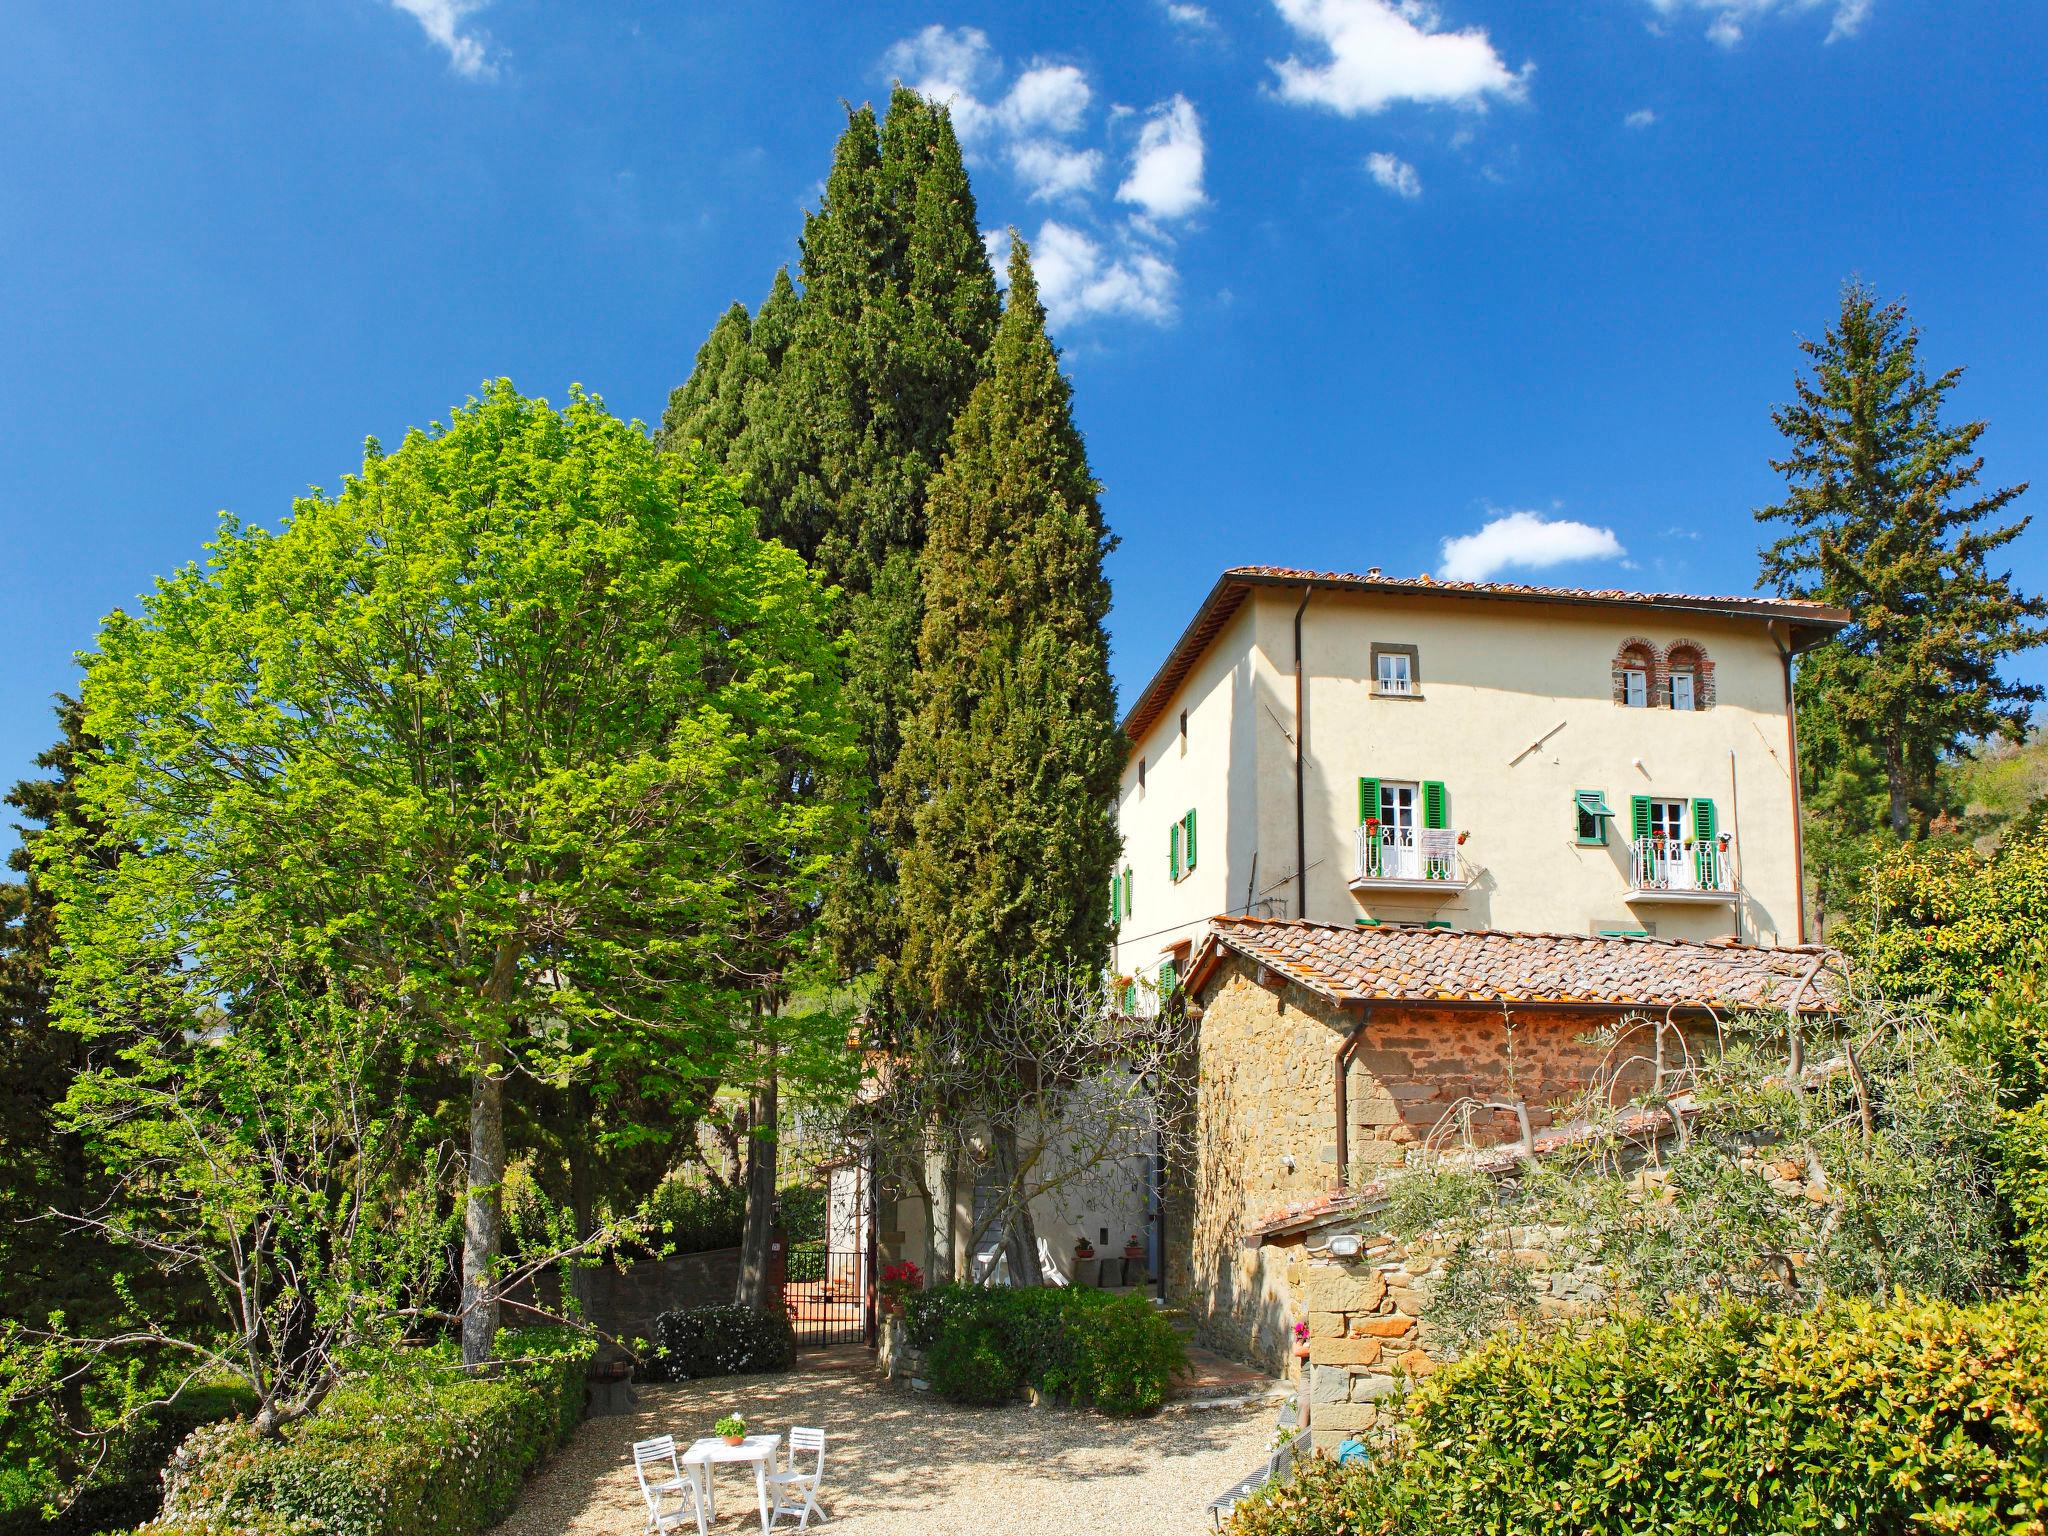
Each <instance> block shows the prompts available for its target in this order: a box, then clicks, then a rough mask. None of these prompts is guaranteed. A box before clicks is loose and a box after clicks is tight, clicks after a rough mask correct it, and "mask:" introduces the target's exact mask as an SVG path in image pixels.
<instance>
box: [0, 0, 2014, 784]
mask: <svg viewBox="0 0 2048 1536" xmlns="http://www.w3.org/2000/svg"><path fill="white" fill-rule="evenodd" d="M9 22H10V25H9V28H8V40H9V46H8V48H7V49H6V50H5V52H4V54H0V143H4V144H5V145H6V146H7V148H6V150H5V151H4V153H0V262H4V270H5V272H6V274H7V281H6V282H5V284H4V286H0V423H4V436H0V527H4V531H5V534H6V541H7V542H6V548H7V558H6V559H5V561H4V563H0V647H4V654H5V656H6V657H7V665H6V667H5V668H4V672H0V781H7V782H11V781H12V780H13V779H14V778H16V777H18V776H19V775H20V774H21V773H22V772H24V771H26V770H27V768H28V766H29V759H30V758H31V756H32V755H33V753H34V752H35V751H36V750H37V749H38V748H39V747H41V746H42V745H43V744H45V743H46V742H47V740H48V739H49V737H50V735H51V732H52V723H51V718H50V715H49V712H48V698H49V695H50V694H51V693H52V692H53V691H54V690H56V689H59V688H63V687H68V686H71V685H72V683H73V680H74V677H75V672H74V669H73V666H72V663H71V659H70V658H71V655H72V653H73V652H74V651H75V650H76V649H78V648H80V647H82V646H86V645H89V644H90V643H91V639H92V635H93V632H94V628H95V625H96V623H97V621H98V619H99V618H100V616H101V615H103V614H104V613H105V612H106V611H107V610H108V609H110V608H112V607H114V606H116V605H117V604H121V603H124V602H128V601H130V600H131V599H132V597H133V595H134V594H135V593H137V592H139V591H141V590H143V589H144V588H145V587H146V586H147V585H148V583H149V581H150V579H151V577H152V576H153V575H155V574H157V573H159V572H162V571H166V570H169V569H171V568H172V567H174V566H176V565H177V564H179V563H181V562H183V561H185V560H187V559H190V558H193V557H194V556H196V555H197V554H198V552H199V548H200V545H201V543H202V542H203V540H204V539H206V538H207V537H208V535H209V533H210V531H211V529H212V527H213V522H214V518H215V515H216V513H217V511H218V510H219V509H222V508H227V509H230V510H232V511H233V512H235V513H236V514H237V515H238V516H241V517H243V518H246V519H249V520H252V521H256V522H262V523H273V522H275V521H276V520H277V519H278V518H279V517H281V516H282V515H283V514H284V513H285V512H286V511H287V510H288V506H289V501H290V498H291V497H292V496H293V495H294V494H295V493H297V492H298V491H300V490H301V489H302V488H303V487H305V486H306V485H308V484H324V485H333V484H334V483H336V481H337V479H338V477H339V475H340V474H341V473H342V472H343V471H344V470H346V469H348V468H350V467H352V466H353V465H354V464H355V463H356V462H358V459H359V451H360V444H361V440H362V438H363V437H364V436H365V435H366V434H371V433H374V434H376V435H378V436H380V437H382V438H383V439H384V440H386V441H387V442H390V441H395V440H396V439H397V437H398V436H399V435H400V434H401V433H402V431H403V430H404V428H405V427H406V426H408V425H410V424H422V423H425V422H428V421H430V420H433V419H435V418H436V417H438V416H440V415H441V414H442V413H443V412H445V410H446V408H447V407H448V406H449V405H450V404H451V403H454V402H456V401H459V400H461V399H462V398H464V397H465V396H466V395H467V394H468V393H469V392H471V391H472V390H473V389H474V388H475V387H476V385H477V383H478V382H479V381H480V380H482V379H484V378H486V377H491V376H496V375H499V374H505V375H509V376H511V377H512V378H513V379H514V380H515V381H516V382H517V383H518V384H519V385H520V387H521V388H523V389H525V390H527V391H529V392H532V393H538V394H545V395H547V396H549V397H550V398H555V399H559V398H561V397H562V396H563V394H564V393H565V391H566V388H567V386H568V385H569V383H570V382H571V381H576V382H580V383H583V384H585V385H587V386H589V387H590V388H592V389H594V390H596V391H598V392H599V393H601V394H602V395H603V396H604V397H605V398H606V400H607V401H609V402H610V404H611V405H612V406H613V407H614V408H615V409H616V410H618V411H620V412H621V413H622V414H626V415H634V416H639V417H641V418H643V419H648V420H653V419H655V418H657V417H658V416H659V413H660V410H661V406H662V403H663V401H664V399H665V398H666V395H667V393H668V390H669V389H670V388H671V387H672V386H673V385H674V384H675V383H676V382H677V381H678V380H679V379H680V378H681V377H682V376H683V375H684V373H685V372H686V371H687V370H688V368H689V365H690V360H691V357H692V355H693V354H694V351H695V349H696V347H697V345H698V343H699V342H700V341H701V340H702V338H703V335H704V333H705V331H706V330H707V329H708V328H709V326H710V325H711V323H712V321H713V320H714V319H715V318H716V316H717V314H718V312H719V311H720V309H722V308H723V307H724V306H725V305H726V304H727V303H729V302H730V301H731V300H733V299H734V298H739V299H743V300H745V301H747V302H748V303H750V304H751V303H754V302H757V301H758V300H759V298H760V297H761V295H762V294H763V293H765V292H766V290H767V287H768V283H769V279H770V277H771V275H772V274H773V271H774V269H775V267H776V266H777V265H778V264H779V263H781V262H784V261H789V260H793V259H794V256H795V239H796V235H797V232H798V228H799V221H800V218H801V209H802V208H803V207H804V206H806V205H807V204H810V203H812V202H813V201H814V199H815V197H816V194H817V190H818V186H819V181H820V178H821V177H822V175H823V174H824V171H825V168H826V165H827V163H828V159H829V155H830V151H831V146H832V141H833V139H834V136H835V135H836V134H837V132H838V130H839V128H840V126H841V124H842V122H843V115H842V109H841V107H840V101H841V99H842V98H845V99H849V100H854V101H858V100H861V99H864V98H878V97H879V96H880V94H881V93H883V92H884V91H886V89H887V85H888V82H889V80H890V78H891V76H892V74H901V75H903V76H904V78H906V79H909V80H912V81H913V82H924V83H928V84H931V85H932V86H934V87H935V88H938V89H941V90H943V91H945V92H947V93H948V94H950V95H952V96H953V97H954V98H955V100H956V102H957V107H956V110H957V113H958V115H959V118H960V121H961V123H962V126H963V129H964V130H965V137H966V139H967V142H968V145H969V148H970V151H971V154H972V157H973V170H974V176H975V185H976V190H977V193H978V194H979V196H980V199H981V209H982V214H983V222H984V224H985V225H986V226H988V228H989V229H990V230H991V231H992V232H994V231H998V230H1000V229H1002V228H1003V227H1006V226H1009V225H1015V226H1017V227H1018V228H1020V229H1022V230H1023V231H1024V232H1025V234H1026V235H1027V236H1029V237H1031V238H1032V239H1033V240H1034V242H1035V244H1036V246H1037V249H1038V252H1039V257H1040V268H1041V277H1042V281H1043V283H1044V285H1045V288H1046V291H1047V293H1048V296H1049V298H1051V299H1052V301H1053V304H1054V308H1055V318H1056V323H1057V332H1058V337H1059V339H1060V341H1061V342H1062V344H1063V345H1064V347H1065V348H1066V352H1067V362H1068V366H1069V368H1070V370H1071V372H1072V374H1073V376H1074V379H1075V385H1076V392H1077V393H1076V409H1077V412H1078V415H1079V419H1080V422H1081V425H1082V427H1083V429H1084V430H1085V431H1086V433H1087V434H1088V440H1089V446H1090V451H1091V453H1092V455H1093V458H1094V463H1095V467H1096V470H1097V473H1098V474H1099V475H1100V477H1101V478H1102V480H1103V481H1104V483H1105V485H1106V487H1107V491H1106V506H1107V509H1108V513H1109V516H1110V519H1111V522H1112V524H1113V526H1114V528H1115V529H1116V531H1117V533H1118V534H1119V535H1120V536H1121V539H1122V544H1121V547H1120V548H1119V549H1118V551H1117V553H1116V555H1115V557H1114V561H1113V570H1112V574H1113V576H1114V578H1115V582H1116V611H1115V613H1114V615H1113V616H1112V625H1113V630H1114V636H1115V643H1116V656H1115V664H1116V668H1117V672H1118V678H1119V682H1120V684H1121V686H1122V688H1123V690H1124V693H1125V696H1126V697H1127V698H1128V697H1129V695H1130V693H1131V691H1132V690H1133V689H1134V688H1136V687H1137V686H1139V685H1141V684H1142V682H1143V681H1144V679H1145V677H1146V676H1147V675H1149V673H1150V671H1151V670H1152V668H1153V667H1154V666H1155V665H1156V664H1157V662H1158V661H1159V659H1160V657H1161V656H1162V654H1163V653H1164V651H1165V649H1166V647H1167V646H1168V645H1169V644H1170V643H1171V641H1172V639H1173V637H1174V635H1175V634H1177V633H1178V631H1179V629H1180V627H1181V625H1182V624H1183V623H1184V622H1185V620H1186V618H1187V617H1188V614H1189V612H1190V611H1191V609H1192V607H1193V605H1194V603H1195V602H1196V601H1197V600H1198V598H1199V597H1200V596H1201V594H1202V593H1203V592H1204V591H1205V590H1206V589H1207V588H1208V586H1209V584H1210V582H1211V581H1212V580H1213V579H1214V576H1215V574H1216V573H1217V571H1218V570H1220V569H1221V568H1222V567H1224V566H1227V565H1231V564H1239V563H1247V562H1262V563H1274V564H1290V565H1309V566H1317V567H1331V568H1339V569H1361V568H1363V567H1365V566H1368V565H1379V566H1382V567H1384V568H1386V569H1387V570H1388V571H1390V572H1395V573H1400V574H1412V573H1414V572H1418V571H1423V570H1430V571H1438V572H1442V571H1445V570H1452V571H1459V572H1464V573H1467V574H1476V573H1481V572H1490V573H1492V574H1498V575H1500V576H1503V577H1505V578H1510V579H1527V580H1538V581H1557V582H1564V583H1571V584H1581V583H1597V584H1610V583H1612V584H1624V585H1631V586H1642V587H1651V588H1682V589H1687V590H1727V591H1745V590H1747V589H1748V588H1749V586H1750V584H1751V581H1752V579H1753V576H1754V569H1755V566H1754V550H1755V547H1756V543H1757V530H1756V529H1755V527H1754V525H1753V524H1752V523H1751V521H1750V518H1749V509H1750V508H1751V507H1753V506H1755V505H1758V504H1760V503H1762V502H1764V501H1767V500H1769V499H1771V498H1772V496H1773V493H1774V481H1773V477H1772V476H1771V474H1770V471H1769V469H1768V467H1767V465H1766V462H1765V461H1766V459H1767V458H1768V457H1769V455H1770V454H1771V453H1772V451H1773V449H1774V446H1775V440H1774V434H1773V431H1772V429H1771V426H1770V421H1769V414H1768V412H1769V407H1770V405H1771V403H1772V402H1773V401H1776V400H1780V399H1782V398H1784V397H1785V395H1786V394H1787V393H1788V391H1789V386H1790V382H1791V379H1792V375H1793V371H1794V369H1795V367H1796V365H1797V361H1798V358H1797V355H1796V353H1795V350H1794V342H1795V338H1796V336H1797V335H1798V334H1800V333H1802V332H1804V333H1808V334H1817V333H1818V332H1819V330H1820V329H1821V328H1822V327H1823V326H1824V325H1825V324H1826V323H1827V321H1828V320H1829V318H1830V317H1831V315H1832V313H1833V310H1834V305H1835V298H1836V290H1837V287H1838V285H1839V284H1840V282H1841V281H1842V279H1843V278H1845V277H1847V276H1849V275H1851V274H1855V273H1860V274H1862V275H1863V276H1865V277H1867V278H1868V279H1869V280H1870V281H1871V282H1873V283H1874V284H1876V285H1877V286H1878V288H1879V289H1880V290H1881V291H1882V292H1884V293H1885V294H1887V295H1894V294H1904V295H1905V296H1906V297H1907V298H1908V299H1909V301H1910V303H1911V304H1912V307H1913V310H1914V313H1915V315H1916V316H1917V318H1918V319H1919V321H1920V323H1921V325H1922V327H1923V330H1924V332H1925V339H1926V347H1927V354H1928V356H1929V358H1930V361H1931V362H1932V363H1933V364H1934V365H1936V366H1946V365H1949V364H1952V363H1963V364H1967V365H1968V366H1969V369H1970V371H1969V374H1968V376H1967V378H1966V379H1965V381H1964V383H1963V385H1962V387H1961V389H1960V390H1959V392H1958V395H1957V404H1958V406H1959V408H1960V409H1961V410H1962V411H1965V412H1968V413H1969V414H1971V415H1974V416H1983V417H1986V418H1988V419H1989V420H1990V422H1991V424H1992V428H1991V431H1990V433H1989V434H1988V436H1987V437H1986V439H1985V443H1984V447H1985V451H1986V454H1987V457H1988V465H1987V474H1988V475H1989V476H1991V477H1994V478H1995V479H1996V480H1997V481H1998V482H1999V483H2007V482H2012V481H2018V480H2034V481H2037V482H2041V489H2039V490H2037V491H2035V492H2034V493H2032V494H2031V495H2029V496H2028V497H2027V498H2025V499H2024V500H2023V501H2022V503H2021V506H2022V508H2023V509H2036V510H2038V509H2040V508H2041V507H2042V506H2043V503H2044V498H2048V419H2044V414H2043V410H2042V406H2043V403H2044V401H2048V297H2044V294H2048V285H2044V277H2048V199H2044V192H2048V163H2044V160H2048V155H2044V150H2048V92H2044V90H2043V85H2042V82H2043V80H2044V79H2048V7H2044V6H2043V5H2042V4H2041V3H2040V0H2004V3H1998V0H1981V3H1980V0H1958V3H1951V4H1944V5H1934V4H1931V3H1927V0H1578V3H1575V4H1570V5H1544V6H1536V5H1530V4H1527V3H1514V0H1441V3H1440V4H1439V5H1436V6H1434V7H1426V6H1423V5H1419V4H1409V5H1406V6H1398V5H1396V4H1393V3H1391V0H1275V3H1260V4H1250V3H1245V4H1241V5H1235V6H1232V5H1226V4H1223V3H1221V0H1214V3H1209V4H1206V5H1195V4H1192V3H1173V4H1167V3H1157V0H1129V3H1126V4H1123V5H1116V6H1108V5H1087V4H1068V5H1063V6H1060V7H1034V8H1028V13H1027V8H1025V7H1018V6H996V5H977V4H966V3H948V4H944V5H940V6H933V5H929V4H927V5H917V6H907V5H897V4H888V3H880V4H863V5H859V6H848V5H822V4H806V5H799V4H791V3H775V0H765V3H763V0H756V3H753V4H749V5H747V6H744V7H738V6H735V7H719V8H713V7H708V6H688V7H686V6H681V5H674V4H655V3H651V0H649V3H639V4H635V3H626V0H585V3H581V4H578V5H575V6H567V5H562V4H559V3H555V4H546V3H542V0H485V3H476V0H471V3H467V4H465V3H461V0H402V3H396V4H395V3H393V0H239V3H235V0H218V3H208V4H173V5H162V4H142V3H139V0H137V3H132V4H126V5H121V4H104V3H96V0H67V3H63V4H59V3H56V0H41V3H39V0H26V3H23V4H19V5H16V6H11V7H9ZM1560 524H1562V525H1566V526H1559V525H1560ZM1475 534H1482V535H1483V537H1481V538H1480V539H1479V541H1478V542H1477V543H1454V544H1453V545H1452V546H1451V547H1450V548H1449V549H1448V550H1447V549H1446V541H1447V540H1453V541H1456V540H1463V539H1466V538H1468V537H1469V536H1472V535H1475ZM1567 555H1576V556H1577V558H1572V559H1560V558H1559V557H1562V556H1567ZM1544 559H1551V560H1554V561H1556V563H1550V564H1536V563H1532V562H1536V561H1540V560H1544ZM2013 564H2014V566H2015V568H2016V570H2017V572H2018V575H2019V577H2020V579H2021V581H2022V583H2023V584H2025V585H2027V586H2029V587H2031V588H2033V589H2036V590H2038V589H2041V588H2043V587H2048V531H2044V532H2030V533H2029V534H2028V535H2027V536H2026V537H2025V538H2024V539H2023V540H2022V541H2021V543H2020V545H2019V546H2017V548H2016V550H2015V552H2014V555H2013ZM2021 670H2022V672H2023V673H2024V674H2025V675H2027V676H2029V677H2032V678H2040V679H2048V663H2043V662H2041V661H2039V660H2030V661H2028V662H2027V663H2025V664H2023V666H2022V668H2021Z"/></svg>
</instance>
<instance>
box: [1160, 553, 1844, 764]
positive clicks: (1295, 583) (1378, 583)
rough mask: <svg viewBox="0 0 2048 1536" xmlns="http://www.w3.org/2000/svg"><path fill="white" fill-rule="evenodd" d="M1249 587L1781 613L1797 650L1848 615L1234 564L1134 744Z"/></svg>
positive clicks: (1171, 661)
mask: <svg viewBox="0 0 2048 1536" xmlns="http://www.w3.org/2000/svg"><path fill="white" fill-rule="evenodd" d="M1254 587H1290V588H1302V587H1318V588H1325V589H1338V590H1345V591H1358V592H1377V593H1385V594H1389V595H1393V596H1398V597H1477V598H1491V599H1494V600H1497V601H1504V602H1531V603H1564V604H1570V605H1576V606H1593V607H1614V608H1623V609H1644V608H1648V609H1662V610H1665V611H1667V612H1677V613H1706V614H1716V615H1719V616H1721V617H1724V618H1741V619H1756V620H1759V621H1769V620H1773V619H1776V620H1780V621H1783V622H1784V623H1785V624H1786V626H1787V628H1788V629H1789V630H1790V636H1789V640H1790V643H1791V646H1792V649H1793V650H1795V651H1799V650H1805V649H1808V648H1809V647H1811V646H1813V645H1816V644H1818V643H1820V642H1821V641H1823V640H1825V639H1827V637H1828V636H1830V635H1831V634H1833V633H1834V632H1835V631H1836V630H1838V629H1840V628H1841V627H1842V626H1843V625H1844V624H1847V623H1848V622H1849V614H1848V613H1847V612H1846V611H1845V610H1843V609H1840V608H1830V607H1828V606H1826V605H1825V604H1822V603H1808V602H1801V601H1798V600H1797V599H1794V598H1783V597H1756V596H1748V597H1710V596H1705V595H1702V594H1698V593H1691V592H1626V591H1623V590H1621V589H1620V588H1618V587H1598V588H1596V587H1536V586H1528V585H1525V584H1523V583H1521V582H1511V581H1438V580H1436V579H1434V578H1433V577H1429V576H1384V575H1379V574H1377V573H1374V572H1367V573H1365V574H1364V575H1359V574H1357V573H1356V572H1348V571H1306V570H1297V569H1295V568H1294V567H1292V566H1284V565H1237V566H1232V567H1231V568H1230V569H1229V570H1227V571H1225V572H1224V573H1223V574H1222V576H1220V577H1219V578H1217V581H1216V585H1215V586H1214V587H1212V588H1210V589H1209V595H1208V596H1207V597H1206V598H1204V599H1203V600H1202V605H1201V607H1200V608H1198V609H1196V610H1195V616H1194V618H1193V619H1191V620H1190V621H1189V622H1188V627H1187V628H1186V629H1185V630H1183V631H1182V632H1181V637H1180V639H1179V640H1177V641H1175V642H1174V646H1173V649H1172V650H1171V651H1169V652H1168V653H1167V657H1166V660H1165V661H1164V662H1162V663H1161V664H1160V667H1159V670H1158V672H1156V673H1155V674H1153V677H1152V681H1151V682H1150V683H1148V684H1146V686H1145V689H1144V691H1143V692H1141V693H1140V694H1139V695H1138V698H1137V701H1136V702H1135V703H1134V704H1132V706H1131V708H1130V711H1129V713H1127V714H1126V715H1125V716H1124V734H1125V736H1127V737H1128V738H1129V739H1130V740H1131V741H1132V742H1133V743H1135V742H1136V741H1137V740H1138V738H1139V737H1141V736H1143V735H1144V734H1145V732H1146V731H1148V730H1150V729H1151V728H1152V724H1153V722H1154V721H1156V720H1157V719H1158V718H1159V717H1160V715H1161V714H1163V713H1164V712H1165V710H1166V706H1167V704H1168V702H1169V701H1170V700H1171V699H1172V698H1173V695H1174V693H1175V691H1176V690H1177V689H1178V688H1179V687H1180V685H1181V683H1182V682H1183V681H1184V680H1185V679H1186V677H1187V675H1188V673H1189V671H1191V670H1192V669H1193V667H1194V664H1195V663H1196V662H1197V661H1198V660H1200V659H1201V655H1202V653H1203V652H1204V651H1206V650H1207V649H1208V648H1209V642H1210V641H1211V640H1213V639H1215V638H1216V634H1217V632H1218V631H1219V630H1221V629H1222V628H1223V626H1224V625H1225V624H1227V623H1228V622H1229V621H1230V619H1231V617H1232V615H1234V614H1235V613H1236V612H1237V610H1238V609H1239V608H1240V607H1242V606H1243V604H1244V600H1245V598H1246V596H1247V595H1249V593H1250V592H1251V590H1252V588H1254Z"/></svg>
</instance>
